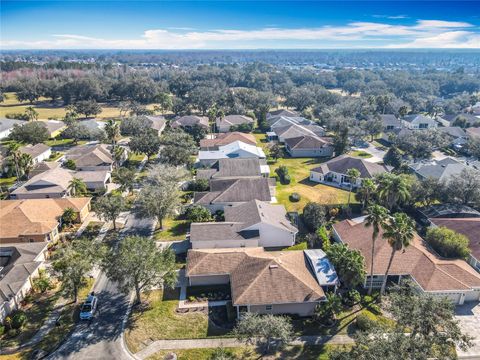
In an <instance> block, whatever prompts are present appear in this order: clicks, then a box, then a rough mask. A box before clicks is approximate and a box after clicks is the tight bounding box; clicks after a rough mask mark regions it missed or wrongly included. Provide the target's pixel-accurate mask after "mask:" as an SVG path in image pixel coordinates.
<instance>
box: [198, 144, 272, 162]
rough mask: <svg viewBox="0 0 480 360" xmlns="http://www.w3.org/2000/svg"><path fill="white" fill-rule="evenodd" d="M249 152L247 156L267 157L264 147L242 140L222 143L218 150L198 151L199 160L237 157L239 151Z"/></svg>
mask: <svg viewBox="0 0 480 360" xmlns="http://www.w3.org/2000/svg"><path fill="white" fill-rule="evenodd" d="M239 152H242V153H247V155H248V156H243V157H244V158H245V157H256V158H262V159H263V158H266V155H265V152H264V151H263V150H262V148H260V147H258V146H255V145H249V144H246V143H244V142H242V141H238V140H237V141H234V142H232V143H230V144H227V145H222V146H219V147H218V150H200V151H199V152H198V159H199V160H217V159H226V158H236V157H238V153H239Z"/></svg>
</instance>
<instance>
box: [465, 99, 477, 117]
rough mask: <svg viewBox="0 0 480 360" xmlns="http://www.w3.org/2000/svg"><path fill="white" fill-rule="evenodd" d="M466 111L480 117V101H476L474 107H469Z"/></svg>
mask: <svg viewBox="0 0 480 360" xmlns="http://www.w3.org/2000/svg"><path fill="white" fill-rule="evenodd" d="M467 110H468V112H470V113H471V114H473V115H475V116H477V115H480V101H477V103H476V104H475V105H472V106H469V107H468V108H467Z"/></svg>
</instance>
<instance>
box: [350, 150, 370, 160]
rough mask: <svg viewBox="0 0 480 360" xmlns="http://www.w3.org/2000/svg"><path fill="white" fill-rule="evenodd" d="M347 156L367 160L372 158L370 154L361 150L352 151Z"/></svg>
mask: <svg viewBox="0 0 480 360" xmlns="http://www.w3.org/2000/svg"><path fill="white" fill-rule="evenodd" d="M348 155H350V156H355V157H359V158H363V159H368V158H371V157H373V155H372V154H370V153H368V152H366V151H363V150H354V151H350V152H349V153H348Z"/></svg>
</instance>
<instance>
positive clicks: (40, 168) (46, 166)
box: [28, 161, 60, 179]
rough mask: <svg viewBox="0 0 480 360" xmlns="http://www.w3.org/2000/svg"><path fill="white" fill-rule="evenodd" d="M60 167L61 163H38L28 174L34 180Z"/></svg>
mask: <svg viewBox="0 0 480 360" xmlns="http://www.w3.org/2000/svg"><path fill="white" fill-rule="evenodd" d="M58 167H60V163H59V162H57V161H41V162H39V163H36V164H35V165H34V166H33V169H32V170H31V171H30V173H29V174H28V176H29V179H31V178H33V177H34V176H36V175H39V174H41V173H43V172H45V171H48V170H53V169H56V168H58Z"/></svg>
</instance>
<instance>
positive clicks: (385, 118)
mask: <svg viewBox="0 0 480 360" xmlns="http://www.w3.org/2000/svg"><path fill="white" fill-rule="evenodd" d="M380 119H381V120H382V123H383V126H384V127H387V126H393V127H396V128H400V127H401V126H402V121H401V120H400V119H398V118H397V117H396V116H395V115H394V114H381V115H380Z"/></svg>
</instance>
